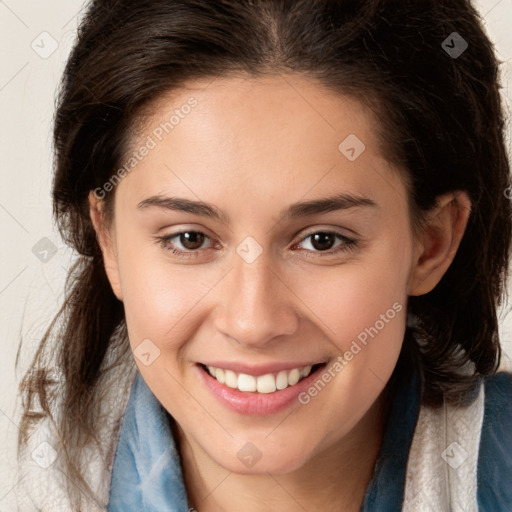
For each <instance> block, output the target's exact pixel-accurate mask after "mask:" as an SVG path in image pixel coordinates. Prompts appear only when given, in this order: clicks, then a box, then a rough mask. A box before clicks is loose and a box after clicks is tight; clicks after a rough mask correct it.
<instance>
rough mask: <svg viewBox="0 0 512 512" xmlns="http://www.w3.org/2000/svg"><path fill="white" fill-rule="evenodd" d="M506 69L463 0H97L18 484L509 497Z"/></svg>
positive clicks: (127, 506) (464, 505) (278, 496)
mask: <svg viewBox="0 0 512 512" xmlns="http://www.w3.org/2000/svg"><path fill="white" fill-rule="evenodd" d="M497 73H498V65H497V62H496V57H495V55H494V53H493V48H492V45H491V43H490V41H489V39H488V38H487V36H486V35H485V33H484V31H483V28H482V26H481V24H480V21H479V19H478V15H477V13H476V11H475V10H474V8H473V7H472V6H471V5H470V3H469V2H467V1H463V0H456V1H454V0H450V1H440V2H417V3H412V2H394V1H382V0H380V1H379V0H367V1H361V2H351V1H341V0H339V1H334V0H315V1H311V0H308V1H307V2H306V1H305V0H299V1H296V2H284V1H283V0H251V1H245V2H235V1H231V0H223V1H220V2H204V1H200V0H181V1H179V0H173V1H169V0H153V1H140V2H137V3H136V5H132V4H130V5H129V6H128V5H125V4H124V3H123V2H119V1H114V0H110V1H109V0H103V1H96V2H93V3H92V4H91V5H90V6H89V8H88V11H87V13H86V14H85V16H84V19H83V21H82V23H81V26H80V30H79V37H78V41H77V43H76V46H75V48H74V50H73V52H72V54H71V57H70V59H69V62H68V64H67V67H66V71H65V74H64V79H63V85H62V90H61V95H60V100H59V105H58V109H57V115H56V120H55V132H54V135H55V150H56V171H55V180H54V186H53V199H54V207H55V208H54V210H55V215H56V218H57V221H58V223H59V226H60V229H61V233H62V235H63V237H64V239H65V240H66V241H67V242H68V243H70V244H71V245H72V246H73V247H74V248H75V249H76V250H77V251H78V253H79V254H80V257H79V259H78V261H77V263H76V265H75V266H74V267H73V269H72V270H71V271H70V278H69V283H68V296H67V300H66V302H65V303H64V304H63V306H62V309H61V311H60V313H59V315H58V317H57V318H56V319H55V321H54V323H53V324H52V326H51V327H50V329H49V330H48V332H47V334H46V336H45V337H44V339H43V340H42V342H41V346H40V349H39V351H38V353H37V354H36V357H35V360H34V365H33V368H32V369H31V371H29V372H28V373H27V375H26V376H25V378H24V380H23V382H22V384H21V393H22V394H23V397H24V406H25V411H24V416H23V418H22V423H21V435H20V457H21V458H22V459H23V457H24V459H23V460H24V461H25V462H24V463H23V466H22V468H23V471H24V475H23V485H20V486H19V487H18V490H19V499H20V503H22V504H23V507H22V509H23V510H29V509H30V507H32V508H34V507H35V508H36V509H38V510H52V511H53V510H105V509H107V510H109V511H121V510H122V511H127V510H137V511H140V510H147V511H150V510H151V511H155V510H175V511H178V510H179V511H184V510H191V509H194V510H198V511H199V512H210V511H218V510H226V511H231V510H237V511H238V510H244V511H247V512H251V511H263V510H264V511H272V510H280V511H283V510H284V511H292V510H293V511H294V510H336V511H337V510H343V511H356V510H365V511H384V510H386V511H388V510H390V511H391V510H392V511H396V510H411V511H412V510H421V511H424V510H430V509H431V510H493V511H501V510H503V511H505V510H507V511H509V510H510V509H511V507H512V493H511V490H510V486H509V485H508V483H509V482H510V479H511V477H512V456H511V455H510V454H511V453H512V438H511V434H510V432H511V431H512V428H511V427H512V404H511V396H512V376H511V375H510V373H509V372H507V371H500V372H498V369H500V370H503V369H504V367H503V366H502V367H500V366H499V365H500V345H499V338H498V325H497V317H496V308H497V306H499V305H500V304H501V301H502V292H503V285H504V282H505V279H506V270H507V264H508V259H509V250H510V237H511V202H510V199H509V197H508V195H507V192H506V191H507V190H509V187H510V175H509V163H508V160H507V155H506V150H505V145H504V135H503V131H504V119H503V110H502V106H501V102H500V96H499V87H500V86H499V83H498V79H497ZM36 398H37V399H38V400H39V405H40V407H38V406H37V404H36V403H34V402H35V399H36ZM38 425H39V429H38V430H35V427H37V426H38ZM27 461H28V462H27ZM43 478H44V479H45V480H44V484H42V482H43V480H42V479H43Z"/></svg>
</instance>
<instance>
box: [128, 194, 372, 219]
mask: <svg viewBox="0 0 512 512" xmlns="http://www.w3.org/2000/svg"><path fill="white" fill-rule="evenodd" d="M150 207H157V208H164V209H166V210H173V211H180V212H187V213H192V214H194V215H201V216H203V217H209V218H212V219H215V220H218V221H221V222H223V223H225V224H229V223H230V217H229V215H227V214H226V213H225V212H223V211H222V210H219V209H218V208H217V207H216V206H214V205H211V204H209V203H205V202H204V201H192V200H190V199H185V198H181V197H164V196H160V195H156V196H151V197H148V198H147V199H144V200H143V201H141V202H140V203H139V204H138V205H137V208H140V209H146V208H150ZM360 207H370V208H378V207H379V206H378V204H377V203H376V202H375V201H373V200H372V199H370V198H368V197H363V196H358V195H354V194H346V193H344V194H338V195H335V196H331V197H326V198H321V199H313V200H310V201H303V202H298V203H293V204H292V205H290V206H289V207H288V208H287V209H286V210H285V211H284V212H282V213H281V215H280V217H279V220H280V221H282V220H289V219H295V218H300V217H308V216H311V215H317V214H320V213H327V212H332V211H337V210H348V209H351V208H360Z"/></svg>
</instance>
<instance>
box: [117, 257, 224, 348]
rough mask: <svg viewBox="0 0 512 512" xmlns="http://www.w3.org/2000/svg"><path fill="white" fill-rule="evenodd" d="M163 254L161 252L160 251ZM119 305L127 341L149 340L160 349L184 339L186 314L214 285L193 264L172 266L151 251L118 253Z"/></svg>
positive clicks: (195, 312)
mask: <svg viewBox="0 0 512 512" xmlns="http://www.w3.org/2000/svg"><path fill="white" fill-rule="evenodd" d="M162 251H163V250H162ZM119 254H120V256H119V268H120V274H121V283H122V289H123V302H124V309H125V315H126V322H127V327H128V332H129V335H130V342H131V343H132V345H137V344H138V343H140V341H142V340H143V339H146V338H149V339H151V340H152V341H153V342H154V343H155V344H156V345H158V346H159V347H160V348H161V349H164V350H166V349H173V348H175V347H174V345H175V344H176V343H177V341H176V340H182V339H187V337H188V335H189V334H190V333H187V326H188V325H189V324H190V322H187V320H188V318H189V315H191V314H192V315H196V314H197V305H198V304H199V303H200V301H201V299H202V298H204V296H205V295H206V294H207V293H208V291H209V290H210V289H211V288H212V286H213V284H214V283H215V279H214V278H213V277H212V278H211V279H210V278H209V276H208V275H205V273H204V272H202V271H201V272H199V271H198V270H197V267H196V268H194V265H189V266H181V267H179V268H178V267H176V266H175V265H172V264H171V263H170V261H168V260H167V259H166V257H165V254H161V255H159V254H158V251H156V250H155V248H154V247H153V248H151V249H150V250H147V251H145V250H130V249H129V248H127V249H126V250H125V251H124V252H123V250H122V248H121V249H120V251H119Z"/></svg>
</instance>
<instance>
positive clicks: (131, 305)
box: [89, 75, 471, 512]
mask: <svg viewBox="0 0 512 512" xmlns="http://www.w3.org/2000/svg"><path fill="white" fill-rule="evenodd" d="M191 96H193V97H194V98H196V99H197V101H198V104H197V106H196V107H195V108H194V109H193V110H192V111H191V113H190V114H189V115H188V116H185V117H184V119H182V120H180V123H179V124H178V125H177V126H175V128H174V129H173V130H172V132H170V133H169V134H167V135H166V136H165V137H164V138H163V140H162V141H160V142H159V143H158V144H157V147H155V148H154V149H152V150H151V151H150V152H149V154H148V155H147V156H146V157H145V158H144V159H143V160H142V161H141V162H140V163H138V164H137V166H136V167H135V168H134V169H133V170H132V171H131V172H130V173H129V174H127V175H126V177H124V178H123V179H122V180H121V182H120V183H119V184H118V185H117V187H116V190H115V218H114V222H113V224H112V225H108V224H107V223H106V222H105V219H104V216H103V215H102V211H101V210H102V202H101V201H99V200H98V199H97V198H96V197H95V196H94V194H93V193H92V192H91V195H90V197H89V199H90V213H91V218H92V220H93V223H94V226H95V229H96V231H97V234H98V240H99V243H100V245H101V247H102V250H103V255H104V261H105V268H106V270H107V274H108V277H109V280H110V283H111V285H112V289H113V291H114V293H115V294H116V296H117V297H118V298H119V299H120V300H122V301H123V303H124V307H125V312H126V319H127V325H128V332H129V339H130V345H131V347H132V349H135V348H136V347H137V346H138V345H139V344H140V343H141V342H142V340H144V339H147V338H149V339H150V340H151V341H152V343H154V345H156V346H157V347H158V349H159V350H160V356H159V357H158V358H157V359H155V361H154V362H153V363H152V364H151V365H149V366H145V365H143V364H142V363H141V362H140V361H139V360H138V358H135V362H136V363H137V365H138V367H139V370H140V372H141V374H142V376H143V378H144V380H145V381H146V383H147V384H148V386H149V387H150V389H151V390H152V392H153V393H154V394H155V396H156V397H157V399H158V400H159V401H160V402H161V403H162V405H163V406H164V407H165V408H166V410H167V411H168V412H169V413H170V414H171V416H173V417H174V418H175V419H176V421H177V425H178V429H177V432H176V435H177V437H178V441H179V450H180V455H181V458H182V464H183V470H184V477H185V483H186V487H187V493H188V495H189V499H190V504H191V506H194V507H195V508H196V509H198V510H199V511H200V512H209V511H221V510H222V511H238V510H244V511H246V512H252V511H263V510H265V511H277V510H279V511H280V512H283V511H296V510H304V509H305V510H344V511H352V510H354V511H356V510H359V508H360V506H361V504H362V501H363V497H364V492H365V489H366V486H367V484H368V482H369V481H370V479H371V475H372V471H373V467H374V464H375V461H376V458H377V455H378V451H379V447H380V444H381V440H382V416H381V412H380V409H379V407H378V405H379V403H380V397H381V393H382V390H383V389H384V386H385V384H386V382H387V381H388V380H389V377H390V376H391V374H392V371H393V369H394V367H395V364H396V361H397V359H398V356H399V353H400V348H401V345H402V341H403V335H404V331H405V325H406V304H407V298H408V295H421V294H424V293H427V292H429V291H430V290H432V289H433V288H434V287H435V286H436V284H437V283H438V282H439V280H440V279H441V277H442V276H443V274H444V273H445V272H446V270H447V268H448V267H449V265H450V263H451V262H452V260H453V257H454V255H455V253H456V250H457V247H458V245H459V242H460V240H461V237H462V235H463V232H464V229H465V226H466V223H467V219H468V216H469V212H470V207H471V205H470V201H469V198H468V197H467V195H466V194H465V193H463V192H456V193H450V194H446V195H445V196H442V197H440V198H439V202H438V205H439V206H438V208H436V209H435V210H433V211H432V212H431V213H430V214H429V216H428V219H427V220H428V224H427V226H426V228H425V229H424V231H423V233H422V235H421V236H420V237H419V238H418V239H414V238H413V235H412V232H411V227H410V218H409V213H408V212H409V210H408V206H407V201H406V198H407V190H406V187H405V184H404V181H403V179H402V178H401V177H400V173H399V172H397V170H396V169H393V168H392V167H391V166H390V164H388V163H387V162H386V161H385V160H384V159H383V157H382V156H381V154H380V152H379V145H378V142H377V140H376V138H375V134H374V130H373V127H374V126H375V124H376V122H377V121H376V119H374V118H373V117H372V115H371V113H370V112H369V111H367V110H365V109H364V108H363V106H362V105H361V104H360V103H358V102H357V101H355V100H354V99H351V98H349V97H346V96H340V95H336V94H334V93H332V92H330V91H328V90H326V89H324V88H323V87H321V86H320V85H319V84H317V83H314V82H312V81H309V80H307V79H306V78H304V77H301V76H299V75H290V76H287V77H286V78H285V77H284V76H274V77H266V78H264V79H254V78H247V77H243V76H242V77H240V76H238V77H230V78H224V79H220V78H218V79H216V80H215V81H213V83H211V80H195V81H193V82H189V83H188V84H187V87H186V88H185V87H183V88H182V89H179V90H175V91H173V93H172V95H171V94H169V95H167V96H166V97H163V98H160V99H159V101H158V102H157V103H155V105H154V108H153V109H152V113H151V115H150V116H149V117H148V118H146V120H145V122H144V124H143V126H142V130H140V131H139V132H138V134H137V137H135V138H134V142H133V149H136V148H139V147H140V145H141V144H142V143H143V141H145V140H146V138H147V136H148V135H150V134H151V133H152V130H154V129H155V127H157V126H158V125H159V123H160V122H162V120H165V119H168V118H169V117H170V115H171V114H172V111H173V109H174V108H177V107H178V108H179V106H180V105H183V104H185V103H186V102H187V100H188V99H189V98H190V97H191ZM349 134H356V135H357V137H358V138H359V139H360V140H361V141H363V142H364V144H365V146H366V148H365V150H364V152H362V153H361V154H360V156H359V157H358V158H356V159H355V160H354V161H349V160H348V159H347V158H345V156H344V155H343V154H342V153H341V152H340V151H339V149H338V146H339V144H340V143H341V142H342V141H343V140H344V139H345V138H346V137H347V135H349ZM347 192H350V193H352V194H357V195H361V196H364V197H367V198H370V199H372V200H373V201H375V203H377V206H376V207H373V208H371V207H358V208H351V209H347V210H339V211H331V212H328V213H321V214H315V215H312V216H308V217H302V218H298V219H293V220H281V221H279V220H278V219H279V215H280V213H281V212H282V211H283V210H284V209H286V208H287V207H288V206H289V205H290V204H292V203H294V202H297V201H306V200H311V199H317V198H323V197H326V196H331V195H334V194H335V193H347ZM157 194H160V195H164V196H171V195H172V196H178V197H183V198H187V199H190V200H202V201H205V202H208V203H211V204H213V205H215V206H216V207H217V208H218V209H220V210H222V211H223V212H225V213H226V214H227V215H229V217H230V223H229V224H227V223H224V222H221V221H219V220H216V219H211V218H206V217H201V216H199V215H197V214H191V213H186V212H178V211H172V210H168V209H164V208H157V207H152V208H144V209H140V208H137V205H138V204H139V203H140V202H141V201H142V200H144V199H145V198H148V197H150V196H153V195H157ZM187 230H188V231H199V232H202V233H205V234H206V235H207V237H209V238H205V239H204V242H203V243H202V245H201V241H199V242H198V243H197V244H196V247H199V249H192V250H189V252H193V251H195V252H196V253H197V254H196V256H192V257H183V256H177V255H173V254H171V252H170V250H169V248H166V247H163V246H162V245H161V244H160V243H159V242H158V240H157V239H156V238H157V237H158V236H164V235H169V234H173V233H179V232H180V231H187ZM326 230H330V231H335V232H336V233H339V234H341V235H344V236H346V237H349V238H350V237H352V238H353V239H356V241H357V244H356V246H355V247H354V248H353V249H352V250H347V251H341V252H338V253H337V254H331V255H327V254H325V253H327V252H329V251H331V252H332V251H334V250H335V249H336V248H338V247H339V246H340V245H342V244H343V243H344V241H343V239H339V238H337V237H334V238H332V248H330V249H329V248H327V249H323V251H324V252H322V247H321V246H320V249H318V245H314V244H313V240H312V237H307V235H311V234H314V233H318V232H325V231H326ZM247 236H251V237H253V238H254V239H255V240H256V241H257V243H258V244H259V245H260V246H261V249H262V253H261V254H260V255H259V257H258V258H257V259H256V260H255V261H254V262H252V263H247V262H246V261H245V260H244V259H243V258H241V257H240V256H239V254H238V253H237V252H236V248H237V246H238V245H239V244H240V243H241V242H242V241H243V240H244V239H245V237H247ZM172 243H173V244H174V246H175V247H177V248H179V249H181V250H184V251H186V250H187V247H190V245H189V246H185V245H184V240H183V238H182V237H181V238H180V237H179V236H177V237H174V238H173V239H172ZM185 243H186V240H185ZM394 303H399V304H401V305H402V306H403V307H402V310H401V311H400V312H399V313H397V314H396V316H395V317H394V318H393V319H392V320H390V321H389V322H388V323H386V325H385V327H384V328H383V329H381V330H380V331H379V333H378V335H377V336H375V337H374V338H373V339H371V341H370V342H369V343H368V344H367V346H366V347H364V349H363V350H361V351H360V352H359V353H358V354H357V355H356V356H355V357H354V358H353V359H352V360H351V361H350V362H349V363H348V364H347V365H346V366H345V367H344V369H343V371H342V372H340V373H339V374H337V376H336V377H335V378H334V379H332V381H331V382H330V383H329V384H328V385H327V386H326V387H325V388H324V389H323V390H322V391H321V392H320V393H318V395H317V396H316V397H314V398H312V399H311V401H310V402H309V403H308V404H307V405H300V404H294V405H293V408H292V409H290V408H287V409H286V410H285V411H282V412H278V413H276V414H271V415H267V416H261V417H255V416H244V415H242V414H239V413H236V412H233V411H230V410H228V409H227V408H225V407H224V406H223V405H222V404H221V403H219V402H218V400H217V399H216V398H215V397H214V396H213V395H212V394H211V393H210V392H209V390H207V389H206V388H205V387H204V385H203V384H202V383H201V382H200V381H199V380H198V379H197V378H196V375H195V369H194V366H195V364H196V363H197V362H198V361H208V360H214V359H224V360H237V361H243V362H246V363H254V364H264V363H269V362H275V361H303V360H311V361H321V360H325V359H329V360H330V361H334V360H335V358H336V357H337V356H339V355H342V354H343V353H345V352H346V351H347V350H349V348H350V345H351V343H352V341H353V340H354V339H356V337H357V335H358V334H359V333H361V332H362V331H364V329H365V328H367V327H369V326H373V325H374V324H375V322H376V321H377V320H378V319H379V318H380V315H381V314H383V313H385V312H386V311H387V310H388V309H389V308H391V307H392V305H393V304H394ZM334 404H336V405H335V406H334ZM249 441H250V442H251V443H253V444H254V445H255V446H256V447H257V448H258V450H259V451H260V452H261V454H262V457H261V459H260V460H259V461H258V462H257V463H256V464H255V465H254V466H252V467H251V468H248V467H246V466H245V465H244V464H243V463H242V462H241V461H240V460H239V458H238V457H237V452H238V451H239V450H240V449H241V448H242V447H243V446H244V445H245V443H246V442H249ZM319 489H320V490H321V492H319Z"/></svg>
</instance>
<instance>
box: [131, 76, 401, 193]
mask: <svg viewBox="0 0 512 512" xmlns="http://www.w3.org/2000/svg"><path fill="white" fill-rule="evenodd" d="M376 123H377V120H376V118H375V116H374V114H373V113H372V112H371V111H370V110H369V109H368V108H366V107H365V106H364V105H363V104H362V103H360V102H359V101H357V100H356V99H355V98H353V97H350V96H346V95H341V94H337V93H335V92H333V91H331V90H329V89H326V88H325V87H323V86H322V85H321V84H319V83H318V82H317V81H314V80H311V79H308V78H306V77H304V76H301V75H277V76H268V77H263V78H261V77H259V78H252V77H247V76H231V77H217V78H209V79H199V80H193V81H189V82H186V83H185V84H184V85H183V86H182V87H180V88H178V89H174V90H172V91H170V92H169V93H167V94H165V95H163V96H161V97H160V98H159V99H158V100H157V101H155V102H154V103H153V104H152V105H151V108H150V109H148V110H147V111H146V113H145V116H144V118H143V122H142V123H141V125H140V126H141V129H140V130H138V133H137V137H136V139H134V141H133V142H132V144H131V148H130V150H131V151H137V149H138V148H142V147H143V146H144V145H145V144H147V143H148V141H149V140H151V141H152V142H151V143H150V145H151V146H152V147H151V150H150V151H146V152H145V153H146V156H144V158H142V159H141V160H140V161H139V162H137V163H136V165H135V166H133V169H134V171H130V179H129V180H128V181H130V182H131V183H132V188H133V192H134V193H135V194H137V197H140V196H141V195H143V194H144V193H147V194H149V193H161V192H168V190H170V189H176V187H178V188H180V189H181V190H184V191H186V189H187V188H188V194H190V193H193V194H195V195H196V196H200V195H205V194H207V195H208V196H209V197H210V198H215V196H216V195H217V194H218V192H219V191H229V190H231V191H235V190H239V191H240V190H241V189H242V188H243V189H244V190H246V191H247V190H250V191H251V197H248V198H247V199H248V200H251V199H252V198H253V197H255V196H256V195H258V193H260V195H263V196H266V197H267V198H269V197H272V195H273V194H275V193H276V191H278V190H280V191H290V192H291V193H292V194H293V195H294V196H295V195H299V196H302V195H305V194H307V193H308V191H316V192H318V193H320V194H324V195H325V194H326V193H330V192H332V190H331V189H332V186H333V185H334V184H335V183H336V184H337V185H340V184H342V183H343V185H344V190H346V191H347V192H354V193H362V194H364V193H368V192H370V189H371V188H372V186H373V187H375V186H376V185H377V184H378V183H377V182H379V181H382V179H383V173H385V172H386V170H387V171H389V170H390V166H389V164H388V163H387V162H386V161H385V160H384V158H383V156H382V153H381V150H380V149H381V148H380V141H379V140H378V139H377V137H376V130H375V127H376ZM129 156H130V155H129V154H128V155H127V156H126V159H128V158H129ZM376 178H377V179H376ZM123 181H124V180H123ZM385 181H387V182H388V184H389V177H386V179H385ZM121 185H122V186H124V183H121ZM212 187H213V188H212ZM214 188H216V190H214ZM395 188H396V187H395ZM293 199H298V197H290V201H289V202H292V200H293Z"/></svg>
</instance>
